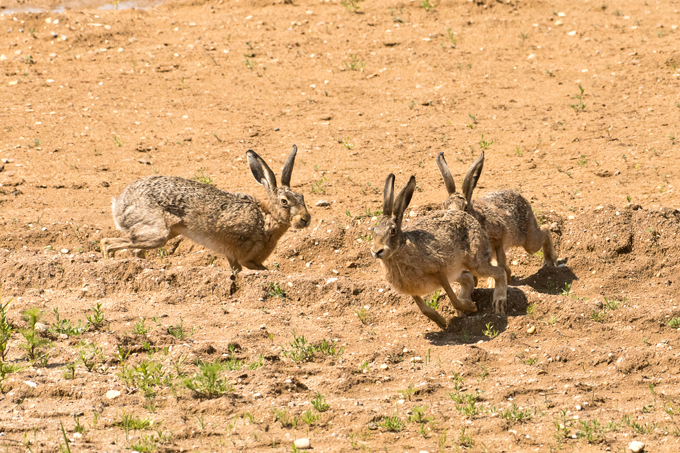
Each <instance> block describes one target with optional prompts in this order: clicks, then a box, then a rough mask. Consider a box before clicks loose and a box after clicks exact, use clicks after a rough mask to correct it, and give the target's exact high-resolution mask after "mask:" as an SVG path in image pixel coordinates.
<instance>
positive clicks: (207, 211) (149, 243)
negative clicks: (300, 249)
mask: <svg viewBox="0 0 680 453" xmlns="http://www.w3.org/2000/svg"><path fill="white" fill-rule="evenodd" d="M296 153H297V147H296V146H295V145H293V150H292V151H291V153H290V155H289V156H288V158H287V159H286V163H285V164H284V166H283V171H282V174H281V187H278V186H277V185H276V177H275V176H274V173H273V172H272V171H271V169H270V168H269V166H268V165H267V163H266V162H265V161H264V160H262V158H261V157H260V156H258V155H257V154H256V153H255V152H254V151H252V150H251V151H248V152H247V153H246V157H247V159H248V165H249V166H250V170H251V171H252V173H253V176H254V177H255V180H256V181H257V182H258V183H260V184H261V185H262V186H263V187H264V189H265V192H266V194H267V198H266V199H265V200H264V201H258V200H256V199H255V198H253V197H251V196H250V195H245V194H241V193H229V192H225V191H223V190H220V189H218V188H216V187H213V186H211V185H208V184H203V183H200V182H198V181H192V180H190V179H184V178H177V177H173V176H151V177H148V178H145V179H140V180H137V181H134V182H133V183H131V184H130V185H129V186H127V187H126V188H125V190H124V191H123V193H122V194H121V195H120V196H119V197H118V198H114V199H113V206H112V208H113V220H114V222H115V223H116V227H117V228H118V229H119V230H120V231H122V232H123V235H124V237H122V238H106V239H102V241H101V249H102V253H103V254H104V256H105V257H107V256H112V257H113V256H114V255H115V253H116V251H118V250H122V249H137V251H138V253H137V254H138V256H139V255H140V252H143V251H144V250H149V249H155V248H158V247H162V246H163V245H165V243H166V242H168V240H170V239H172V238H174V237H175V236H178V235H180V234H181V235H182V236H184V237H187V238H189V239H191V240H193V241H195V242H198V243H199V244H201V245H203V246H205V247H207V248H209V249H211V250H213V251H215V252H218V253H222V254H224V255H226V257H227V259H228V260H229V264H230V266H231V270H232V278H233V277H234V276H235V274H237V273H238V272H239V271H240V270H241V269H242V266H245V267H246V268H248V269H255V270H263V269H266V268H265V267H264V266H263V265H262V263H263V262H264V260H266V259H267V257H268V256H269V255H270V254H271V253H272V252H273V251H274V248H275V247H276V243H277V242H278V240H279V238H280V237H281V236H283V234H284V233H285V232H286V231H287V230H288V228H290V226H291V225H292V226H294V227H295V228H305V227H306V226H308V225H309V222H310V220H311V216H310V215H309V212H307V207H306V206H305V199H304V197H303V196H302V194H300V193H297V192H293V191H292V190H290V177H291V173H292V171H293V164H294V163H295V154H296Z"/></svg>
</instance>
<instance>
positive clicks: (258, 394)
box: [253, 393, 262, 399]
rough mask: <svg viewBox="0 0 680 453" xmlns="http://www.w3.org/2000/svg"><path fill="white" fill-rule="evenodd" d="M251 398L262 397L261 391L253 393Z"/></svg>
mask: <svg viewBox="0 0 680 453" xmlns="http://www.w3.org/2000/svg"><path fill="white" fill-rule="evenodd" d="M253 398H255V399H258V398H262V393H256V394H254V395H253Z"/></svg>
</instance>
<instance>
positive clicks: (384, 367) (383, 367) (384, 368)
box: [380, 363, 389, 370]
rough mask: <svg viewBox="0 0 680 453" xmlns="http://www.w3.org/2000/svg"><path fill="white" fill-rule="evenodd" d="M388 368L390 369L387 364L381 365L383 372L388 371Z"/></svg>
mask: <svg viewBox="0 0 680 453" xmlns="http://www.w3.org/2000/svg"><path fill="white" fill-rule="evenodd" d="M388 368H389V367H388V366H387V364H386V363H383V364H382V365H380V369H381V370H386V369H388Z"/></svg>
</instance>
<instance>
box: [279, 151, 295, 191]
mask: <svg viewBox="0 0 680 453" xmlns="http://www.w3.org/2000/svg"><path fill="white" fill-rule="evenodd" d="M296 154H297V146H295V145H293V150H292V151H291V152H290V154H289V155H288V158H287V159H286V163H285V164H283V171H282V172H281V185H282V186H284V187H290V176H291V175H292V174H293V165H295V155H296Z"/></svg>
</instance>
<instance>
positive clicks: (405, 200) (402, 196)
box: [394, 176, 416, 226]
mask: <svg viewBox="0 0 680 453" xmlns="http://www.w3.org/2000/svg"><path fill="white" fill-rule="evenodd" d="M414 190H416V177H415V176H411V179H409V180H408V182H407V183H406V185H405V186H404V188H403V189H401V191H399V194H398V195H397V198H396V199H395V200H394V219H395V221H396V223H397V225H399V226H401V220H402V218H403V217H404V211H406V208H408V205H409V203H411V197H413V191H414Z"/></svg>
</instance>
